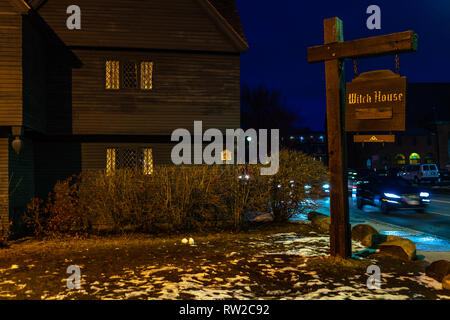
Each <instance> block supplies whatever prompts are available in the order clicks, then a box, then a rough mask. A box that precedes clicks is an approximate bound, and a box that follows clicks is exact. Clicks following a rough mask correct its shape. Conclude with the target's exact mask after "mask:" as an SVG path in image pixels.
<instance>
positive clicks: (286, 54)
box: [237, 0, 450, 130]
mask: <svg viewBox="0 0 450 320" xmlns="http://www.w3.org/2000/svg"><path fill="white" fill-rule="evenodd" d="M372 4H376V5H378V6H380V7H381V19H382V22H381V30H369V29H367V27H366V20H367V18H368V17H369V15H368V14H366V10H367V7H368V6H369V5H372ZM237 5H238V8H239V12H240V16H241V19H242V23H243V27H244V30H245V33H246V37H247V40H248V42H249V45H250V49H249V51H248V52H247V53H245V54H243V55H242V59H241V81H242V83H243V84H244V83H246V84H249V85H250V86H256V85H258V84H259V83H263V84H265V85H267V86H268V87H270V88H275V89H279V90H281V92H282V94H283V96H284V97H286V99H287V103H288V105H289V107H290V108H292V109H295V110H296V111H297V112H298V113H299V114H300V116H301V117H302V118H303V122H302V125H306V126H310V127H311V129H313V130H323V121H324V117H325V96H324V90H325V89H324V85H325V84H324V66H323V63H320V64H308V63H307V62H306V48H307V47H308V46H313V45H319V44H322V43H323V19H325V18H330V17H334V16H337V17H339V18H341V19H342V20H343V22H344V39H345V40H353V39H357V38H365V37H370V36H376V35H383V34H389V33H394V32H400V31H406V30H414V31H415V32H416V33H417V34H418V35H419V48H418V52H417V53H413V54H404V55H400V70H401V71H400V73H401V74H402V75H403V76H407V77H408V81H410V82H450V1H449V0H426V1H424V0H383V1H372V0H371V1H366V0H342V1H338V0H316V1H300V0H277V1H274V0H237ZM345 66H346V73H347V81H349V80H351V77H352V72H353V64H352V62H351V61H349V62H346V65H345ZM394 67H395V59H394V56H390V57H383V58H376V59H367V60H361V61H359V63H358V68H359V72H366V71H371V70H376V69H391V70H394Z"/></svg>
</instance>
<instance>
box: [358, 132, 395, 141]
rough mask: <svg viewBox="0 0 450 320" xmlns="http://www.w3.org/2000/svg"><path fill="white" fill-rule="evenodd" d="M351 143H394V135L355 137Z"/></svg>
mask: <svg viewBox="0 0 450 320" xmlns="http://www.w3.org/2000/svg"><path fill="white" fill-rule="evenodd" d="M353 142H356V143H376V142H378V143H394V142H395V135H379V134H378V135H355V136H353Z"/></svg>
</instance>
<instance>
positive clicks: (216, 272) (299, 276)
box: [0, 232, 450, 300]
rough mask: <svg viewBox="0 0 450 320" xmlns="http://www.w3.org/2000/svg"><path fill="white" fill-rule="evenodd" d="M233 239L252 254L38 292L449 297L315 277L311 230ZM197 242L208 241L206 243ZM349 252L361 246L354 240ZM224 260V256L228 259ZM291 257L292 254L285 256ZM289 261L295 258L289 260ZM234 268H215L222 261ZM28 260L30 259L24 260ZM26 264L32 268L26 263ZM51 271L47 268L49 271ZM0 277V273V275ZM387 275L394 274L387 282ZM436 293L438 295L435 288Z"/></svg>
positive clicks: (323, 246)
mask: <svg viewBox="0 0 450 320" xmlns="http://www.w3.org/2000/svg"><path fill="white" fill-rule="evenodd" d="M236 242H237V243H239V244H240V245H245V246H251V247H252V248H256V253H255V254H251V255H250V256H246V257H245V258H243V256H242V252H237V251H230V252H228V253H226V254H225V255H224V256H225V258H226V259H225V260H220V259H218V260H215V262H214V263H212V262H211V261H207V260H206V259H200V261H198V263H197V264H195V265H175V264H171V263H167V264H165V265H161V264H158V263H154V264H145V265H138V266H135V267H124V268H123V269H122V270H121V272H117V273H115V274H108V275H106V274H103V273H102V274H101V275H99V276H98V277H95V280H94V279H91V278H88V279H85V278H83V280H82V289H81V290H69V289H67V288H66V280H67V278H64V279H61V285H60V287H59V288H60V289H59V290H57V292H49V291H44V292H42V294H41V296H40V298H41V299H79V298H80V297H83V296H84V297H89V298H91V299H105V300H109V299H202V300H205V299H206V300H212V299H214V300H217V299H244V300H246V299H277V300H278V299H289V300H290V299H299V300H310V299H323V300H330V299H331V300H344V299H354V300H372V299H396V300H398V299H411V298H412V299H423V298H424V295H423V294H421V293H413V292H412V290H411V286H414V285H415V286H417V285H420V286H423V288H428V289H429V290H436V291H437V296H436V298H438V299H450V297H449V296H448V295H446V293H445V291H443V290H442V285H441V284H440V283H438V282H436V281H435V280H433V279H431V278H428V277H427V276H426V275H424V274H419V275H417V274H413V273H411V274H406V275H402V276H399V275H397V274H392V273H382V275H381V289H376V290H371V289H368V287H367V283H366V282H367V278H368V276H369V275H367V274H364V273H362V274H355V275H352V276H349V277H346V278H343V279H339V281H337V280H336V278H335V277H331V276H330V277H325V278H323V277H321V276H320V275H319V274H318V272H316V271H312V270H310V269H308V264H307V262H308V260H311V259H317V257H325V256H326V255H327V254H328V252H329V237H328V236H322V235H317V234H315V233H314V232H311V233H310V235H309V236H306V237H305V236H304V237H300V236H298V235H297V234H296V233H279V234H274V235H271V236H268V237H266V238H264V239H261V238H259V239H258V238H250V239H244V240H236ZM197 246H199V247H202V246H205V247H208V246H210V244H209V243H208V242H206V243H201V242H198V243H197ZM353 248H354V250H355V251H359V250H364V249H365V248H364V247H363V246H362V245H361V244H360V243H359V242H353ZM227 259H228V260H227ZM292 259H296V260H292ZM292 261H294V262H292ZM230 266H231V267H233V268H234V269H233V270H234V271H233V273H229V272H228V273H221V270H222V269H224V268H226V267H230ZM28 267H30V266H28ZM18 268H19V266H17V265H12V266H11V267H10V268H6V269H0V275H5V276H7V275H10V274H11V272H14V271H16V269H18ZM31 268H32V267H31ZM49 274H50V272H49ZM2 278H3V276H2ZM392 281H396V282H395V284H392ZM21 290H26V284H23V283H16V282H14V281H11V280H8V279H3V280H0V299H13V298H15V297H16V295H15V294H14V293H13V292H15V291H21ZM441 293H442V294H441Z"/></svg>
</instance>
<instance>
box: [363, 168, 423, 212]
mask: <svg viewBox="0 0 450 320" xmlns="http://www.w3.org/2000/svg"><path fill="white" fill-rule="evenodd" d="M429 203H430V194H429V193H428V192H427V191H424V190H421V189H420V188H418V187H416V186H413V185H412V184H411V183H410V182H409V181H407V180H405V179H403V178H400V177H386V176H369V177H365V178H363V179H361V180H358V182H357V187H356V206H357V208H358V209H359V210H362V209H363V208H364V205H372V206H375V207H378V208H379V209H380V211H381V212H383V213H388V212H390V211H392V210H402V209H409V210H415V211H417V212H421V213H423V212H425V210H426V207H427V205H428V204H429Z"/></svg>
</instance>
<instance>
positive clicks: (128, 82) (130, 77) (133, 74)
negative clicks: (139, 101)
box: [122, 62, 138, 89]
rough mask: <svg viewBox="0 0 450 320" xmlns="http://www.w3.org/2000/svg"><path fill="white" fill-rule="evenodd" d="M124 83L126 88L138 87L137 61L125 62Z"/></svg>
mask: <svg viewBox="0 0 450 320" xmlns="http://www.w3.org/2000/svg"><path fill="white" fill-rule="evenodd" d="M122 85H123V88H124V89H137V88H138V68H137V63H136V62H125V63H124V64H123V75H122Z"/></svg>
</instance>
